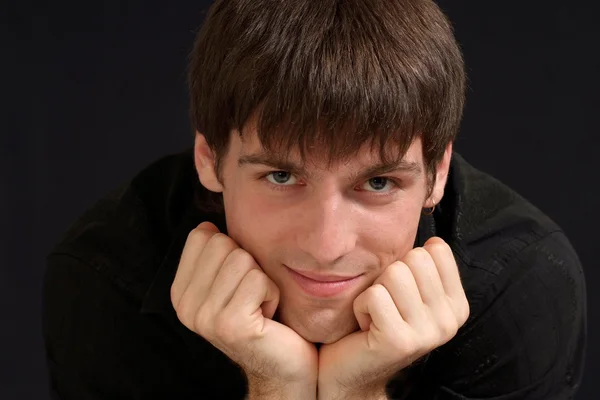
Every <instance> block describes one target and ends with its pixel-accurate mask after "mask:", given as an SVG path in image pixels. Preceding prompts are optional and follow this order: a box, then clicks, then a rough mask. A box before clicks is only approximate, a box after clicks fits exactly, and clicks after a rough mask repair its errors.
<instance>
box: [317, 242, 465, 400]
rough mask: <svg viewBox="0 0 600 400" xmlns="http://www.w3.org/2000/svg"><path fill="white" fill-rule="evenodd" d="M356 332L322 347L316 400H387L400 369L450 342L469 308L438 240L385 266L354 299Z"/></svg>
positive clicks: (449, 258)
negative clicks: (391, 381)
mask: <svg viewBox="0 0 600 400" xmlns="http://www.w3.org/2000/svg"><path fill="white" fill-rule="evenodd" d="M354 314H355V316H356V319H357V321H358V324H359V326H360V331H358V332H355V333H352V334H350V335H348V336H346V337H344V338H342V339H340V340H339V341H337V342H335V343H332V344H328V345H323V346H322V347H321V349H320V352H319V378H318V395H319V399H334V398H343V399H354V398H356V399H385V398H386V397H385V385H386V383H387V381H388V380H389V379H390V378H391V377H392V376H393V375H394V374H396V373H397V372H398V371H400V370H402V369H404V368H405V367H407V366H409V365H410V364H411V363H412V362H414V361H415V360H417V359H418V358H420V357H422V356H423V355H425V354H427V353H429V352H430V351H432V350H433V349H435V348H437V347H439V346H441V345H443V344H445V343H446V342H448V341H449V340H450V339H452V338H453V337H454V336H455V335H456V332H457V331H458V329H459V328H460V327H461V326H462V325H463V324H464V323H465V322H466V321H467V318H468V317H469V303H468V301H467V298H466V296H465V292H464V290H463V287H462V284H461V281H460V275H459V273H458V267H457V265H456V261H455V260H454V255H453V254H452V251H451V249H450V247H449V246H448V245H447V244H446V243H445V242H444V241H443V240H442V239H440V238H438V237H433V238H431V239H429V240H428V241H427V242H426V243H425V245H424V246H423V247H419V248H414V249H412V250H411V251H409V252H408V253H407V255H406V256H405V257H404V258H403V259H402V261H397V262H394V263H393V264H391V265H389V266H388V267H387V268H386V269H385V270H384V271H383V273H382V274H381V275H380V276H379V278H377V280H376V281H375V282H374V284H373V285H372V286H370V287H369V288H368V289H367V290H365V291H364V292H363V293H361V294H360V295H359V296H358V297H357V298H356V300H355V301H354Z"/></svg>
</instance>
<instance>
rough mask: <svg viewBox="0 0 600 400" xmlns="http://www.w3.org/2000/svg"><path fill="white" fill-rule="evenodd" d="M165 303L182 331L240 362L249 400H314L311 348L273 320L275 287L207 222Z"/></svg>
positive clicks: (192, 237)
mask: <svg viewBox="0 0 600 400" xmlns="http://www.w3.org/2000/svg"><path fill="white" fill-rule="evenodd" d="M171 301H172V303H173V307H174V308H175V310H176V311H177V316H178V318H179V320H180V321H181V322H182V323H183V324H184V325H185V326H186V327H187V328H188V329H190V330H192V331H193V332H196V333H197V334H199V335H200V336H202V337H203V338H205V339H206V340H208V341H209V342H210V343H212V344H213V346H215V347H216V348H218V349H219V350H221V351H222V352H223V353H225V354H226V355H227V356H228V357H229V358H231V359H232V360H233V361H234V362H236V363H237V364H239V365H240V366H241V367H242V369H243V370H244V372H245V373H246V376H247V378H248V385H249V392H250V393H249V394H250V398H251V399H253V398H257V399H258V398H265V399H266V398H285V399H292V398H293V399H314V398H316V385H317V376H318V371H317V367H318V353H317V349H316V347H315V346H314V345H313V344H312V343H310V342H308V341H306V340H304V339H303V338H302V337H301V336H300V335H298V334H297V333H296V332H294V331H293V330H292V329H290V328H288V327H287V326H285V325H283V324H280V323H278V322H276V321H273V319H272V318H273V315H274V314H275V311H276V309H277V306H278V304H279V289H278V288H277V286H276V285H275V283H274V282H273V281H272V280H271V279H269V277H267V275H266V274H265V273H264V272H263V271H262V269H261V268H260V267H259V266H258V264H257V263H256V261H255V260H254V258H253V257H252V256H251V255H250V254H249V253H248V252H246V251H245V250H243V249H241V248H240V247H239V246H238V245H237V244H236V243H235V242H234V241H233V240H232V239H231V238H230V237H228V236H227V235H224V234H222V233H220V232H219V230H218V228H217V227H216V226H215V225H213V224H211V223H210V222H203V223H201V224H200V225H198V227H197V228H195V229H194V230H192V231H191V232H190V234H189V235H188V238H187V241H186V243H185V247H184V249H183V252H182V255H181V260H180V262H179V267H178V269H177V274H176V276H175V280H174V282H173V285H172V286H171Z"/></svg>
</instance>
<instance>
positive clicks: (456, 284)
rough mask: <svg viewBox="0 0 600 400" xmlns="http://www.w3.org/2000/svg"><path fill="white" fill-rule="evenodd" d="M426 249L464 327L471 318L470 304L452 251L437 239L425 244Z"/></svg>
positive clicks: (434, 238)
mask: <svg viewBox="0 0 600 400" xmlns="http://www.w3.org/2000/svg"><path fill="white" fill-rule="evenodd" d="M424 248H425V249H426V250H427V251H428V252H429V254H430V255H431V258H432V259H433V260H434V263H435V264H436V266H437V269H438V273H439V275H440V279H441V281H442V285H443V287H444V291H445V292H446V295H447V296H448V298H449V299H450V302H451V304H452V307H453V309H454V313H455V314H456V316H457V320H458V323H459V324H460V325H462V324H463V323H464V322H465V321H466V320H467V318H468V317H469V312H470V311H469V302H468V300H467V297H466V294H465V291H464V288H463V285H462V282H461V279H460V273H459V270H458V265H457V263H456V260H455V258H454V254H453V253H452V249H451V248H450V246H448V244H446V242H444V241H443V240H442V239H440V238H437V237H433V238H431V239H429V240H428V241H427V242H425V246H424Z"/></svg>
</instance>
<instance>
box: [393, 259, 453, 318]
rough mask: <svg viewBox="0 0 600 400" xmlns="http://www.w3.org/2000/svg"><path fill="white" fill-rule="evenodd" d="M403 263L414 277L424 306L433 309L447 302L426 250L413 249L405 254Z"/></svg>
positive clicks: (433, 264)
mask: <svg viewBox="0 0 600 400" xmlns="http://www.w3.org/2000/svg"><path fill="white" fill-rule="evenodd" d="M403 261H404V263H405V264H406V265H408V268H410V271H411V273H412V275H413V276H414V279H415V282H416V283H417V287H418V290H419V293H420V294H421V299H422V300H423V303H424V304H427V305H428V306H432V307H435V306H438V305H440V304H443V303H445V302H446V301H447V300H448V299H447V297H446V292H445V291H444V286H443V285H442V281H441V279H440V275H439V273H438V269H437V265H436V264H435V262H434V261H433V258H431V255H430V254H429V252H427V250H425V249H423V248H421V247H417V248H414V249H412V250H411V251H409V252H408V253H407V254H406V256H405V257H404V259H403Z"/></svg>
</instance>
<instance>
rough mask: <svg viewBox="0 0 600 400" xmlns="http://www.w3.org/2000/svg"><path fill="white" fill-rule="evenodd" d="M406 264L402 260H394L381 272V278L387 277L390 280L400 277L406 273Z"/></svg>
mask: <svg viewBox="0 0 600 400" xmlns="http://www.w3.org/2000/svg"><path fill="white" fill-rule="evenodd" d="M407 268H408V266H407V265H406V264H404V263H403V262H402V261H395V262H393V263H392V264H390V265H389V266H388V267H387V268H386V269H385V271H384V273H383V278H384V279H386V278H389V279H392V280H398V279H402V277H403V276H404V275H405V274H406V272H407Z"/></svg>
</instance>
